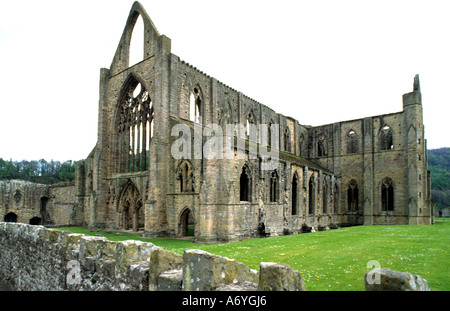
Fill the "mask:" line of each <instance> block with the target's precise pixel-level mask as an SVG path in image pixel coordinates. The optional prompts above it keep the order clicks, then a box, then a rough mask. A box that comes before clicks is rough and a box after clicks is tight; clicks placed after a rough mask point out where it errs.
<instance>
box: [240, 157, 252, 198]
mask: <svg viewBox="0 0 450 311" xmlns="http://www.w3.org/2000/svg"><path fill="white" fill-rule="evenodd" d="M239 184H240V187H239V188H240V201H249V197H250V193H249V192H250V176H249V171H248V167H247V165H244V167H243V168H242V173H241V177H240V180H239Z"/></svg>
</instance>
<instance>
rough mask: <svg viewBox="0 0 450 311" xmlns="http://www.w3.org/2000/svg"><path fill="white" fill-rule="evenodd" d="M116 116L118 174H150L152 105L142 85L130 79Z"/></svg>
mask: <svg viewBox="0 0 450 311" xmlns="http://www.w3.org/2000/svg"><path fill="white" fill-rule="evenodd" d="M118 109H119V110H118V113H117V121H116V127H117V133H118V141H117V142H118V146H117V151H118V159H119V160H118V161H119V163H118V170H119V172H120V173H124V172H139V171H146V170H148V164H149V156H150V155H149V151H150V141H151V138H152V137H153V105H152V101H151V99H150V96H149V93H148V91H147V90H146V89H145V88H144V86H143V85H142V83H140V82H139V81H137V80H136V79H134V78H131V79H130V80H129V82H128V85H127V87H126V88H125V89H124V91H123V95H122V96H121V101H120V103H119V108H118Z"/></svg>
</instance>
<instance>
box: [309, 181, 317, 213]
mask: <svg viewBox="0 0 450 311" xmlns="http://www.w3.org/2000/svg"><path fill="white" fill-rule="evenodd" d="M308 186H309V187H308V188H309V189H308V199H309V201H308V214H309V215H312V214H314V205H315V202H316V200H315V195H314V194H315V188H316V186H315V183H314V177H313V176H311V178H310V179H309V185H308Z"/></svg>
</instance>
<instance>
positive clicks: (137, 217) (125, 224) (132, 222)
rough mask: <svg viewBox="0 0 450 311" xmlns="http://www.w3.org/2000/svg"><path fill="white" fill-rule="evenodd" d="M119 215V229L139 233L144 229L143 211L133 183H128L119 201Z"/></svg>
mask: <svg viewBox="0 0 450 311" xmlns="http://www.w3.org/2000/svg"><path fill="white" fill-rule="evenodd" d="M119 211H120V213H121V217H120V224H119V227H121V228H122V229H125V230H130V229H131V230H132V231H139V228H141V227H144V209H143V204H142V200H141V195H140V193H139V190H138V189H137V187H136V186H135V184H134V183H133V182H131V181H130V182H129V183H128V184H127V186H126V187H125V189H124V191H123V192H122V196H121V199H120V209H119Z"/></svg>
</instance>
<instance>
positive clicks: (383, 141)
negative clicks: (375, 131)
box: [380, 125, 394, 150]
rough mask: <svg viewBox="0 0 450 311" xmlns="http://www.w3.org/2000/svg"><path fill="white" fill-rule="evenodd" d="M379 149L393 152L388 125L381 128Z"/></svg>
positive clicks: (390, 131)
mask: <svg viewBox="0 0 450 311" xmlns="http://www.w3.org/2000/svg"><path fill="white" fill-rule="evenodd" d="M380 149H381V150H393V149H394V142H393V138H392V130H391V128H390V127H389V126H388V125H385V126H383V127H382V128H381V133H380Z"/></svg>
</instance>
